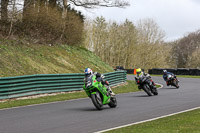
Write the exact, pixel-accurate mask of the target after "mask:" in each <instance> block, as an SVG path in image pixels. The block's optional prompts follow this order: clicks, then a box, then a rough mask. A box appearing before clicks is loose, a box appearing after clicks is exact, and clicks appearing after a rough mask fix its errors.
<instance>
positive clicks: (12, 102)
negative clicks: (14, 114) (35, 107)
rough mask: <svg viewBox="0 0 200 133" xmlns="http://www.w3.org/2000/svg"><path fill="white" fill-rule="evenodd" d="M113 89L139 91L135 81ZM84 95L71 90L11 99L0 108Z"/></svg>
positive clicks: (82, 96) (118, 91)
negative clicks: (36, 96) (42, 95)
mask: <svg viewBox="0 0 200 133" xmlns="http://www.w3.org/2000/svg"><path fill="white" fill-rule="evenodd" d="M113 91H114V92H115V93H116V94H120V93H128V92H135V91H138V88H137V85H136V84H135V82H134V81H127V84H124V85H122V86H119V87H115V88H113ZM84 97H87V95H86V93H85V92H84V91H79V92H70V93H64V94H57V95H54V96H44V97H38V98H29V99H21V100H16V99H13V100H12V99H11V100H8V101H6V102H0V109H2V108H11V107H17V106H25V105H32V104H41V103H49V102H55V101H64V100H70V99H77V98H84Z"/></svg>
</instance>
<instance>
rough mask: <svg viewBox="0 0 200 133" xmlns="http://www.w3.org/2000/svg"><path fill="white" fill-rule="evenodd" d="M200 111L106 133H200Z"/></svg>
mask: <svg viewBox="0 0 200 133" xmlns="http://www.w3.org/2000/svg"><path fill="white" fill-rule="evenodd" d="M199 125H200V109H197V110H193V111H190V112H185V113H181V114H178V115H174V116H170V117H166V118H162V119H158V120H154V121H151V122H145V123H142V124H137V125H133V126H129V127H125V128H120V129H117V130H112V131H109V132H106V133H200V126H199Z"/></svg>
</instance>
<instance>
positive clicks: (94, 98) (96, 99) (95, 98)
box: [91, 91, 103, 110]
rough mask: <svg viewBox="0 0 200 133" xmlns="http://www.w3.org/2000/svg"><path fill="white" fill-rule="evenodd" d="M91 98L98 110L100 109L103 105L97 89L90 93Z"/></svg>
mask: <svg viewBox="0 0 200 133" xmlns="http://www.w3.org/2000/svg"><path fill="white" fill-rule="evenodd" d="M91 99H92V103H93V104H94V106H95V107H96V108H97V109H98V110H102V106H103V104H102V99H101V96H100V94H99V92H98V91H97V92H96V94H92V95H91Z"/></svg>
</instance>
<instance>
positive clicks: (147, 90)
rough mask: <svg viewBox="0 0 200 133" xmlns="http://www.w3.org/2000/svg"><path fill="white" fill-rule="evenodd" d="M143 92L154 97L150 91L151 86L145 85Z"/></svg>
mask: <svg viewBox="0 0 200 133" xmlns="http://www.w3.org/2000/svg"><path fill="white" fill-rule="evenodd" d="M143 90H144V91H145V92H146V93H147V95H148V96H152V94H151V92H150V89H149V86H147V85H144V86H143Z"/></svg>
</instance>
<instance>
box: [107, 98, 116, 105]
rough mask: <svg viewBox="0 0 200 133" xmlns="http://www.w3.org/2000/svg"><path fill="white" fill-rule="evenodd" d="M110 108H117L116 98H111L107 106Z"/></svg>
mask: <svg viewBox="0 0 200 133" xmlns="http://www.w3.org/2000/svg"><path fill="white" fill-rule="evenodd" d="M108 106H110V107H111V108H115V107H116V106H117V99H116V97H111V98H110V103H109V104H108Z"/></svg>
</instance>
